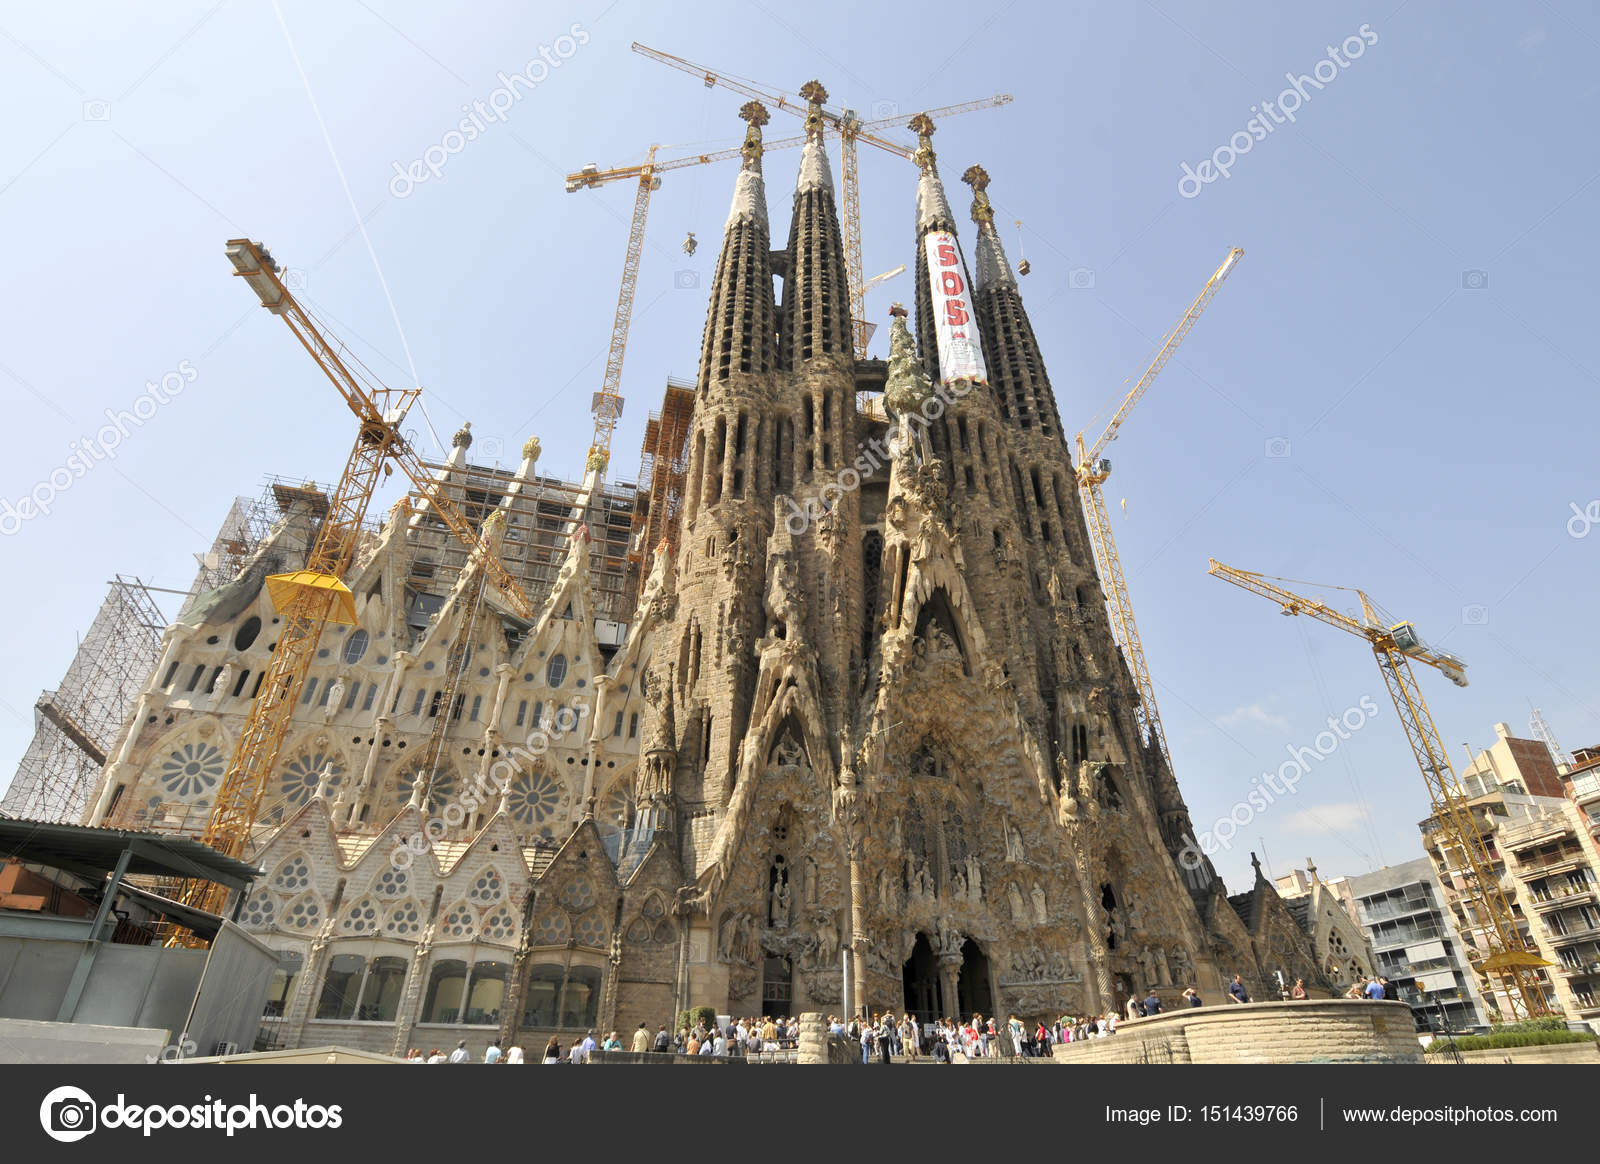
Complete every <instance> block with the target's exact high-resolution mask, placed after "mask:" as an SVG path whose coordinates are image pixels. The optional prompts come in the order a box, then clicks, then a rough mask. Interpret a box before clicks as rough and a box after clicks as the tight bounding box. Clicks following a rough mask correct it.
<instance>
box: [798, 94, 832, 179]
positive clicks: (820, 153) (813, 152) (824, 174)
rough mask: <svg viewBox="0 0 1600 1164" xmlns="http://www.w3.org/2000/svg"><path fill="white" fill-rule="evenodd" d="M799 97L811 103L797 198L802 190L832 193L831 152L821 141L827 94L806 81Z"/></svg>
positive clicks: (809, 104)
mask: <svg viewBox="0 0 1600 1164" xmlns="http://www.w3.org/2000/svg"><path fill="white" fill-rule="evenodd" d="M800 96H802V97H804V98H805V99H806V101H807V102H808V104H807V106H806V144H805V148H804V149H803V150H801V152H800V176H799V178H798V179H797V180H796V182H795V185H794V189H795V193H796V195H798V194H799V193H800V192H801V191H802V190H810V189H815V188H818V187H827V189H828V191H829V193H830V194H831V193H832V191H833V172H832V171H831V170H830V169H829V168H828V151H827V150H826V149H825V148H824V147H823V142H822V127H823V121H822V103H823V102H824V101H826V100H827V99H828V91H827V90H826V89H824V88H823V87H822V82H820V81H807V82H806V83H805V84H804V85H802V86H800Z"/></svg>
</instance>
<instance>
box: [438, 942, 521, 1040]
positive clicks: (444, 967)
mask: <svg viewBox="0 0 1600 1164" xmlns="http://www.w3.org/2000/svg"><path fill="white" fill-rule="evenodd" d="M510 969H511V968H510V966H509V965H508V964H506V963H505V962H492V961H483V962H474V963H473V964H472V966H471V967H470V968H469V967H468V966H467V964H466V963H465V962H463V961H461V960H459V959H455V958H446V959H443V960H441V961H438V962H435V963H434V965H433V971H432V973H431V975H430V976H429V978H428V993H427V998H426V1001H425V1002H424V1005H423V1009H422V1021H423V1022H425V1023H467V1024H470V1025H479V1026H485V1025H490V1024H494V1023H498V1022H499V1021H500V1008H501V1006H502V1005H504V1002H505V993H506V976H507V974H508V973H509V972H510Z"/></svg>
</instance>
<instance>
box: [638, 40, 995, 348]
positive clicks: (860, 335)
mask: <svg viewBox="0 0 1600 1164" xmlns="http://www.w3.org/2000/svg"><path fill="white" fill-rule="evenodd" d="M633 51H634V52H636V53H638V54H639V55H640V56H645V57H649V58H650V59H651V60H653V61H660V62H661V63H662V64H664V65H670V66H671V67H673V68H674V69H678V70H679V71H681V72H685V73H688V74H689V75H690V76H694V77H699V78H700V79H701V80H702V81H704V82H705V86H706V88H708V89H710V88H713V87H715V86H717V85H721V86H723V87H724V88H727V89H732V90H733V91H734V92H735V93H739V94H742V95H743V96H745V97H749V98H752V99H753V100H756V101H763V102H766V103H767V104H768V105H770V106H771V107H773V108H775V109H782V110H784V111H785V112H788V113H793V114H795V115H796V116H797V117H804V116H806V114H807V112H808V111H809V109H810V102H811V100H812V99H813V97H814V99H815V101H816V103H817V104H818V105H822V104H823V103H825V102H826V101H827V100H828V93H827V90H825V89H823V87H822V86H821V85H820V84H818V83H817V82H816V81H808V82H807V83H806V84H805V86H803V87H802V88H801V91H800V94H799V96H798V100H796V99H795V98H792V97H791V96H789V95H786V94H783V93H780V92H776V91H773V90H770V89H765V88H762V87H760V86H759V85H757V84H755V83H754V82H751V81H747V80H745V79H743V78H739V77H733V76H730V75H729V74H726V73H714V72H712V71H711V70H710V69H708V68H706V67H705V66H704V65H697V64H695V63H694V62H693V61H686V60H684V59H683V58H682V57H675V56H673V55H672V54H671V53H664V52H662V51H661V50H660V49H653V48H650V47H649V46H648V45H642V44H639V43H638V42H637V41H636V42H634V45H633ZM1011 99H1012V98H1011V94H1010V93H997V94H995V95H994V96H993V97H984V98H981V99H979V100H977V101H966V102H963V103H961V104H960V105H945V106H942V107H941V108H939V109H929V110H926V111H925V115H926V116H928V117H932V118H944V117H954V116H955V115H956V114H958V113H971V112H972V111H974V110H977V109H993V108H994V107H995V106H997V105H1006V104H1009V103H1010V101H1011ZM820 112H821V116H822V120H823V121H824V122H825V123H827V124H828V125H831V126H833V127H834V128H835V129H837V130H838V131H839V168H840V169H841V170H842V171H843V177H842V181H841V183H840V184H841V186H842V195H843V200H844V223H843V225H844V260H845V275H846V281H847V282H848V284H849V289H850V322H851V326H852V327H853V329H854V333H855V334H854V336H853V339H854V341H855V353H856V359H858V360H864V359H866V357H867V342H868V341H869V340H870V339H871V338H872V332H873V328H874V327H875V326H876V325H869V324H868V323H867V322H866V313H867V312H866V302H867V290H868V284H867V283H866V282H865V281H864V280H863V278H862V272H861V183H860V178H859V174H858V169H857V165H856V142H857V141H858V140H859V141H864V142H866V143H867V144H868V145H873V146H877V147H878V148H879V149H880V150H884V151H885V152H887V153H891V154H895V155H897V156H899V157H902V158H904V159H906V161H908V162H909V161H914V160H915V155H916V149H915V147H912V146H903V145H900V144H899V143H898V142H893V141H890V140H889V139H887V138H882V137H879V136H878V135H877V134H876V133H874V132H873V131H874V130H878V129H887V128H889V127H891V126H899V125H903V124H904V123H905V119H904V118H902V117H901V116H900V115H899V114H898V113H897V114H896V115H895V116H893V117H880V118H876V119H874V120H872V121H863V120H862V119H861V118H860V117H858V116H857V115H856V113H855V111H854V110H850V109H843V110H839V111H838V112H834V111H833V110H829V109H822V110H821V111H820ZM769 148H770V147H769Z"/></svg>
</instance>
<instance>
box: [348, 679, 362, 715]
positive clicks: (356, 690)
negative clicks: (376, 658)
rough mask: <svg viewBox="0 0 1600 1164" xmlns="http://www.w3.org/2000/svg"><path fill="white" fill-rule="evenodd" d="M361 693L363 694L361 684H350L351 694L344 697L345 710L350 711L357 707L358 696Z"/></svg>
mask: <svg viewBox="0 0 1600 1164" xmlns="http://www.w3.org/2000/svg"><path fill="white" fill-rule="evenodd" d="M360 693H361V684H359V683H352V684H350V694H349V695H346V696H345V697H344V709H345V710H346V711H349V710H350V709H351V708H352V707H354V706H355V705H356V696H357V695H359V694H360Z"/></svg>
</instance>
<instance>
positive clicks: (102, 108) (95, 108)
mask: <svg viewBox="0 0 1600 1164" xmlns="http://www.w3.org/2000/svg"><path fill="white" fill-rule="evenodd" d="M83 119H84V120H85V121H110V120H111V102H109V101H102V100H100V99H99V98H95V99H93V100H91V101H85V102H84V103H83Z"/></svg>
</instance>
